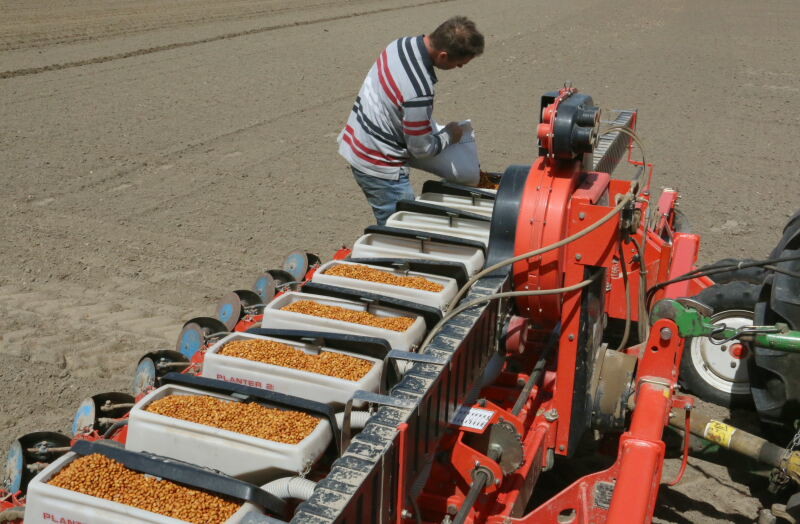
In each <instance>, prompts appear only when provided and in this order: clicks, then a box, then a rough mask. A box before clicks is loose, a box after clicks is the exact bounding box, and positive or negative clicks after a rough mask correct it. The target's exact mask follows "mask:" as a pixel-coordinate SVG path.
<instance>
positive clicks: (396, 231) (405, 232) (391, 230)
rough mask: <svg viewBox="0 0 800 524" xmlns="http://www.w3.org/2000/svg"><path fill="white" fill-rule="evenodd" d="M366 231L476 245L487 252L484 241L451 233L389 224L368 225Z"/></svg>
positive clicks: (415, 238) (443, 242) (459, 244)
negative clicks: (446, 233)
mask: <svg viewBox="0 0 800 524" xmlns="http://www.w3.org/2000/svg"><path fill="white" fill-rule="evenodd" d="M364 233H374V234H379V235H389V236H393V237H400V238H410V239H412V240H419V241H420V242H440V243H442V244H453V245H455V246H466V247H474V248H477V249H480V250H481V251H483V252H486V246H485V245H484V244H483V242H480V241H478V240H469V239H466V238H461V237H454V236H451V235H442V234H440V233H430V232H428V231H418V230H416V229H400V228H399V227H389V226H368V227H367V228H366V229H364Z"/></svg>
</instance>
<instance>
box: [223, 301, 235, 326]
mask: <svg viewBox="0 0 800 524" xmlns="http://www.w3.org/2000/svg"><path fill="white" fill-rule="evenodd" d="M233 309H234V307H233V304H222V306H220V308H219V319H220V320H221V321H222V323H223V324H227V323H228V321H229V320H230V319H231V317H233Z"/></svg>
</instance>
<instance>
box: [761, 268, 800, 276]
mask: <svg viewBox="0 0 800 524" xmlns="http://www.w3.org/2000/svg"><path fill="white" fill-rule="evenodd" d="M764 269H769V270H770V271H774V272H776V273H783V274H784V275H789V276H790V277H794V278H800V273H798V272H797V271H789V270H788V269H781V268H779V267H777V266H764Z"/></svg>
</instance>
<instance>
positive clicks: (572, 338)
mask: <svg viewBox="0 0 800 524" xmlns="http://www.w3.org/2000/svg"><path fill="white" fill-rule="evenodd" d="M567 338H568V339H569V340H570V341H572V340H575V335H573V334H572V333H570V334H569V336H568V337H567Z"/></svg>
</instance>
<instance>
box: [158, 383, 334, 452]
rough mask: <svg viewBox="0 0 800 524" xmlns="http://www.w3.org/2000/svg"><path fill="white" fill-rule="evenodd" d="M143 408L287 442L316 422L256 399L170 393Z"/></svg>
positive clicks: (300, 437) (296, 439) (294, 441)
mask: <svg viewBox="0 0 800 524" xmlns="http://www.w3.org/2000/svg"><path fill="white" fill-rule="evenodd" d="M146 409H147V411H150V412H153V413H157V414H159V415H164V416H167V417H172V418H178V419H181V420H188V421H189V422H196V423H198V424H203V425H206V426H212V427H215V428H220V429H225V430H228V431H233V432H235V433H242V434H243V435H250V436H251V437H258V438H263V439H265V440H273V441H275V442H283V443H286V444H297V443H298V442H300V441H301V440H303V439H304V438H306V437H307V436H309V435H310V434H311V432H312V431H314V429H315V428H316V427H317V424H319V419H317V418H316V417H314V416H312V415H309V414H308V413H303V412H301V411H289V410H281V409H273V408H268V407H264V406H262V405H261V404H257V403H255V402H232V401H227V400H222V399H218V398H214V397H208V396H205V395H170V396H168V397H164V398H160V399H158V400H156V401H155V402H153V403H152V404H150V405H149V406H147V408H146Z"/></svg>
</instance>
